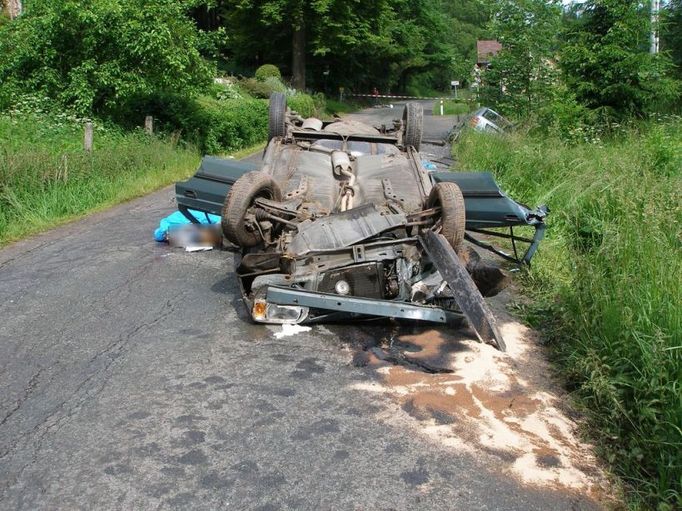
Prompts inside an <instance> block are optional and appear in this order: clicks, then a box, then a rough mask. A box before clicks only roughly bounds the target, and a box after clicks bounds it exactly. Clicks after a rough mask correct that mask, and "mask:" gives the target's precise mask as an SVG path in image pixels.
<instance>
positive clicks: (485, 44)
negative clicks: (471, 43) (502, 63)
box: [476, 39, 502, 64]
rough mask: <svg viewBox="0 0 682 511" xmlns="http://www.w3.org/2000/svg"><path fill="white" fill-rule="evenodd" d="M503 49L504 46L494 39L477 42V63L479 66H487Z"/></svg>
mask: <svg viewBox="0 0 682 511" xmlns="http://www.w3.org/2000/svg"><path fill="white" fill-rule="evenodd" d="M501 49H502V45H501V44H500V43H498V42H497V41H496V40H494V39H493V40H481V41H476V53H477V55H478V58H477V59H476V61H477V62H478V63H479V64H487V63H488V62H490V58H491V57H493V56H495V55H497V53H498V52H499V51H500V50H501Z"/></svg>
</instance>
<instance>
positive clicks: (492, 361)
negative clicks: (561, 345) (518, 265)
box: [363, 292, 609, 499]
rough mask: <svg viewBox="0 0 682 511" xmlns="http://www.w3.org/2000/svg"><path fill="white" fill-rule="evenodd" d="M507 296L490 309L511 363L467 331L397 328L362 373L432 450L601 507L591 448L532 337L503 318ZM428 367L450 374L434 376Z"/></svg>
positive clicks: (369, 354)
mask: <svg viewBox="0 0 682 511" xmlns="http://www.w3.org/2000/svg"><path fill="white" fill-rule="evenodd" d="M505 293H506V296H503V297H502V298H500V299H497V298H496V299H494V300H493V301H492V306H493V308H494V309H495V315H496V316H497V318H498V324H499V326H500V329H501V332H502V335H503V336H504V338H505V341H506V342H507V347H508V351H507V353H501V352H499V351H497V350H496V349H494V348H493V347H491V346H488V345H485V344H481V343H479V342H477V341H475V340H474V334H473V332H471V331H469V330H461V329H460V330H456V329H446V328H439V327H436V328H434V327H424V328H417V329H415V327H413V326H410V327H404V328H402V329H401V328H398V329H397V330H396V331H395V332H394V333H393V335H390V336H389V337H388V338H387V339H383V340H382V341H381V342H378V343H377V345H376V346H370V347H369V349H368V350H367V351H364V352H363V353H364V354H365V355H364V359H363V360H364V364H363V365H365V366H367V367H369V368H372V369H374V370H375V371H376V373H377V374H378V379H379V382H380V388H372V389H371V391H372V392H379V393H381V395H382V398H383V396H386V395H388V396H389V397H390V398H391V399H392V400H394V402H395V403H396V404H397V405H398V406H399V407H400V411H401V412H402V413H403V414H404V416H405V417H407V418H408V420H410V421H412V422H413V425H414V426H415V428H416V429H417V430H418V431H420V432H421V433H422V434H423V435H425V436H427V437H429V438H430V439H431V440H433V441H434V442H437V443H439V444H441V445H443V446H447V447H450V448H457V449H464V450H468V451H469V452H471V454H472V455H474V456H490V457H493V458H495V463H494V464H493V465H494V466H497V467H499V469H500V470H503V471H505V472H506V473H508V474H510V475H511V476H513V477H515V478H517V479H518V480H520V481H521V482H523V483H525V484H528V485H534V486H543V487H552V488H557V489H565V490H569V491H576V492H580V493H587V494H591V495H593V496H595V495H597V496H598V498H600V499H601V498H603V495H606V494H608V490H606V489H607V488H608V487H609V484H608V482H607V478H606V477H605V475H604V474H603V472H602V471H601V469H599V465H598V463H597V461H596V459H595V456H594V454H593V448H592V446H591V445H588V444H586V443H584V442H583V441H582V440H581V439H580V438H579V435H578V427H579V424H578V422H576V419H575V418H574V417H575V416H576V415H575V413H571V414H570V415H571V416H569V415H568V414H567V413H565V412H564V411H563V410H565V409H566V408H567V406H566V395H565V393H564V392H563V391H562V389H561V386H560V385H558V384H557V382H556V380H555V379H554V378H553V376H552V369H551V367H550V366H549V364H548V362H547V358H546V353H545V351H544V348H543V347H542V345H541V344H540V343H539V342H538V338H537V334H536V332H534V331H532V330H530V329H528V328H527V327H525V326H523V325H522V324H520V323H519V322H517V321H514V320H513V319H512V318H511V317H510V316H509V315H508V314H507V313H506V311H505V307H504V302H505V300H508V299H509V295H508V292H505ZM405 330H408V331H407V332H405ZM366 348H367V346H366ZM396 351H398V352H399V354H397V355H396V354H395V352H396ZM387 353H393V355H392V357H391V356H386V354H387ZM377 354H379V356H377ZM395 360H401V361H408V363H399V364H396V363H395ZM410 362H414V363H416V364H418V365H411V364H410ZM422 365H424V366H427V367H430V368H439V369H440V370H441V371H448V372H436V373H434V374H432V373H430V372H425V371H424V370H423V368H422ZM365 390H370V389H369V388H366V389H365Z"/></svg>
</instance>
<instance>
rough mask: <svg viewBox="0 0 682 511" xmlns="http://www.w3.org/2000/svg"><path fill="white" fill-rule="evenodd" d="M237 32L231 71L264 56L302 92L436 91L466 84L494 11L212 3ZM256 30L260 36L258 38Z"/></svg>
mask: <svg viewBox="0 0 682 511" xmlns="http://www.w3.org/2000/svg"><path fill="white" fill-rule="evenodd" d="M205 12H206V13H209V12H210V13H211V14H212V16H213V18H212V19H215V20H217V22H216V23H215V24H213V25H212V24H210V23H207V24H206V27H205V28H207V29H212V28H214V27H215V26H216V25H219V26H221V27H225V28H226V31H227V33H228V34H229V35H230V40H229V41H228V42H227V43H226V45H225V46H226V48H225V52H224V54H225V55H226V56H227V58H228V60H227V64H226V66H227V69H228V70H230V72H232V73H234V74H250V73H249V70H253V69H254V68H255V67H256V66H258V65H259V64H260V63H262V62H263V61H266V62H271V63H273V64H276V65H277V66H278V67H279V68H280V69H282V70H283V72H284V74H285V75H287V76H291V83H292V86H293V87H294V88H296V89H298V90H305V89H306V88H307V87H311V86H312V87H314V88H316V89H317V90H324V91H325V92H327V93H328V94H335V93H336V92H337V88H338V86H344V87H345V88H346V90H347V91H350V90H355V91H357V92H369V91H371V90H372V88H373V87H377V88H378V89H379V90H381V91H388V90H395V89H400V90H403V91H404V90H411V91H413V92H414V91H420V92H425V91H433V90H444V89H447V88H448V84H449V83H450V80H452V79H453V78H458V79H460V80H462V81H467V80H468V79H469V77H470V75H471V68H472V66H473V63H474V61H475V51H476V50H475V47H476V39H477V37H479V36H480V35H483V34H484V33H485V32H486V30H485V27H484V26H483V25H484V24H485V22H486V20H487V18H488V15H489V14H488V13H489V8H488V6H487V5H486V3H482V2H480V1H478V0H451V1H448V2H444V1H442V0H421V1H419V2H414V1H409V0H398V1H390V0H378V1H377V0H356V1H354V2H347V1H341V0H318V1H315V2H301V1H300V0H264V1H255V0H218V1H216V2H213V7H211V8H206V9H205ZM254 34H257V36H256V37H254Z"/></svg>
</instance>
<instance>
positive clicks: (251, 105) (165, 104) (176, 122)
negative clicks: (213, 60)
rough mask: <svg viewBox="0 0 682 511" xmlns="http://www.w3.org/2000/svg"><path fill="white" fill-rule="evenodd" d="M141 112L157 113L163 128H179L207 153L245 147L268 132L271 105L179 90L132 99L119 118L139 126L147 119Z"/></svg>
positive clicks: (171, 130)
mask: <svg viewBox="0 0 682 511" xmlns="http://www.w3.org/2000/svg"><path fill="white" fill-rule="evenodd" d="M140 112H145V114H147V115H153V116H154V118H155V120H156V126H157V127H158V129H159V130H161V131H164V132H167V133H173V132H177V131H179V132H180V134H181V136H182V137H183V139H185V140H187V141H189V142H190V143H192V144H194V145H196V146H197V147H198V148H199V149H200V150H201V151H202V152H204V153H210V154H219V153H223V152H228V151H233V150H237V149H242V148H244V147H246V146H250V145H254V144H257V143H259V142H262V141H263V140H265V138H266V136H267V122H268V106H267V102H266V101H263V100H260V99H247V98H241V99H228V98H225V99H216V98H214V97H211V96H200V97H198V98H188V97H186V96H182V95H178V94H165V95H158V96H151V97H140V98H137V99H136V101H134V102H131V103H129V104H128V105H127V106H126V108H125V109H124V110H122V111H121V114H120V115H121V116H122V117H121V118H118V117H117V118H116V121H117V122H119V123H121V124H123V125H124V126H126V127H128V128H133V127H135V125H138V126H139V125H140V123H141V122H142V121H143V120H144V116H143V115H141V114H140ZM131 120H133V123H131V122H130V121H131Z"/></svg>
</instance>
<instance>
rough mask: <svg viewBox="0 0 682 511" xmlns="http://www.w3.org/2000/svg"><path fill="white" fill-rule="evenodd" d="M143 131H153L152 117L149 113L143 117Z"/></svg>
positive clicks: (148, 133)
mask: <svg viewBox="0 0 682 511" xmlns="http://www.w3.org/2000/svg"><path fill="white" fill-rule="evenodd" d="M144 132H145V133H146V134H147V135H151V134H152V133H154V118H153V117H152V116H151V115H148V116H147V117H145V118H144Z"/></svg>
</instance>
